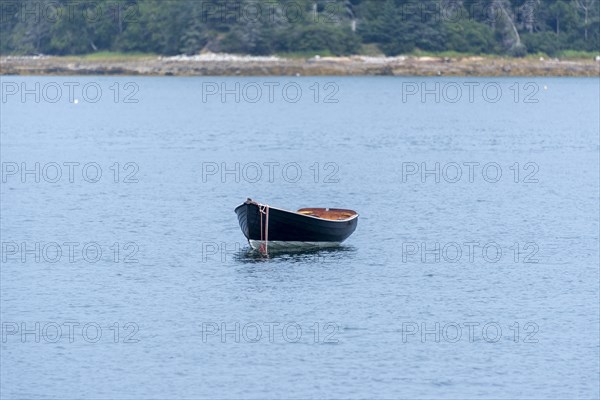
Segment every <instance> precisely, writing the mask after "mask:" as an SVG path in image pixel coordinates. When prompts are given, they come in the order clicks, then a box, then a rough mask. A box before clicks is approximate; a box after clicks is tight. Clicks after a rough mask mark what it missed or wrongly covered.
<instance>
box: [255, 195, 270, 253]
mask: <svg viewBox="0 0 600 400" xmlns="http://www.w3.org/2000/svg"><path fill="white" fill-rule="evenodd" d="M258 210H259V211H260V241H261V242H263V239H264V244H263V243H261V244H260V250H261V251H262V252H263V253H264V254H267V252H268V250H269V206H268V205H262V204H259V205H258ZM263 214H264V215H265V216H266V218H265V219H266V221H265V227H264V231H263ZM263 233H264V235H263Z"/></svg>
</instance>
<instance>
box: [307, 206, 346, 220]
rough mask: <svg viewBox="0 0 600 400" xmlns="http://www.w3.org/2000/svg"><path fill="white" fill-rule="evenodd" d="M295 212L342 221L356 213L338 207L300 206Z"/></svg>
mask: <svg viewBox="0 0 600 400" xmlns="http://www.w3.org/2000/svg"><path fill="white" fill-rule="evenodd" d="M297 213H298V214H302V215H309V216H311V217H316V218H322V219H329V220H333V221H343V220H345V219H350V218H352V217H354V216H355V215H357V213H356V211H352V210H342V209H339V208H301V209H299V210H298V211H297Z"/></svg>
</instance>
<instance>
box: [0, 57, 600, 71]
mask: <svg viewBox="0 0 600 400" xmlns="http://www.w3.org/2000/svg"><path fill="white" fill-rule="evenodd" d="M0 74H1V75H47V76H67V75H125V76H128V75H138V76H376V75H383V76H523V77H527V76H557V77H560V76H573V77H598V76H600V61H598V59H596V60H594V59H575V60H570V59H569V60H558V59H552V58H550V59H545V58H539V59H537V58H504V57H473V56H470V57H436V56H433V57H418V56H401V57H367V56H351V57H318V56H317V57H312V58H281V57H276V56H266V57H253V56H237V55H229V54H203V55H198V56H174V57H159V56H131V57H128V56H125V57H106V58H98V59H94V58H89V57H72V56H69V57H55V56H33V57H19V56H1V57H0Z"/></svg>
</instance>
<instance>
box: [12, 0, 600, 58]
mask: <svg viewBox="0 0 600 400" xmlns="http://www.w3.org/2000/svg"><path fill="white" fill-rule="evenodd" d="M0 12H1V25H0V51H1V52H2V54H38V53H42V54H65V55H66V54H86V53H93V52H97V51H120V52H148V53H157V54H166V55H171V54H181V53H185V54H196V53H198V52H200V51H203V50H207V51H214V52H233V53H248V54H273V53H287V52H299V53H321V54H335V55H345V54H357V53H362V52H363V51H364V50H365V48H368V49H370V51H371V52H372V51H373V50H372V49H374V48H375V49H377V48H378V49H379V50H380V51H382V52H383V53H385V54H387V55H397V54H404V53H410V52H413V51H416V50H421V51H457V52H468V53H475V54H511V55H518V56H520V55H524V54H527V53H537V52H544V53H547V54H549V55H554V54H556V53H558V52H560V51H563V50H584V51H598V50H600V0H424V1H419V0H0ZM365 45H370V46H367V47H365Z"/></svg>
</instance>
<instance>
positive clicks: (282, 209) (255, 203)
mask: <svg viewBox="0 0 600 400" xmlns="http://www.w3.org/2000/svg"><path fill="white" fill-rule="evenodd" d="M250 204H254V205H255V206H259V207H260V206H269V205H268V204H260V203H257V202H256V201H254V200H252V201H248V200H246V201H245V202H244V203H242V204H240V205H239V206H237V207H236V208H235V210H234V212H236V211H237V209H238V208H240V207H242V206H246V205H250ZM269 208H273V209H275V210H278V211H283V212H287V213H290V214H296V215H299V216H302V217H308V218H314V219H316V220H319V221H327V222H348V221H352V220H353V219H354V218H358V213H357V212H356V211H354V210H347V209H345V208H337V209H336V210H347V211H352V212H353V213H354V215H353V216H351V217H350V218H347V219H327V218H319V217H315V216H313V215H307V214H300V213H299V212H297V211H291V210H286V209H284V208H279V207H272V206H269ZM305 208H307V207H305ZM308 208H311V207H308ZM313 208H320V207H313Z"/></svg>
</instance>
